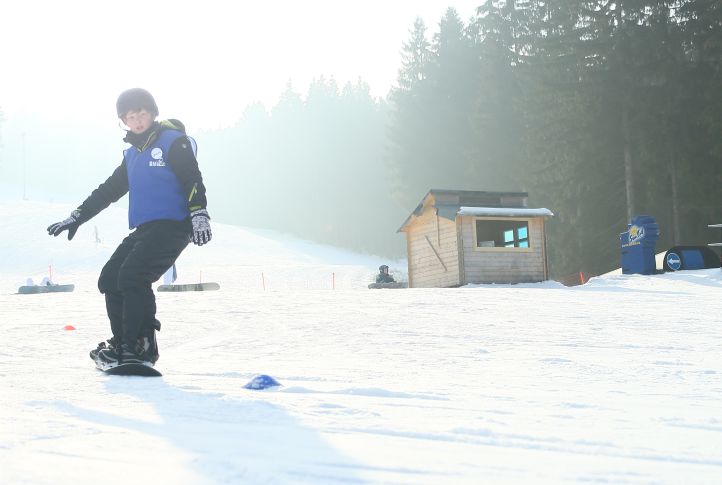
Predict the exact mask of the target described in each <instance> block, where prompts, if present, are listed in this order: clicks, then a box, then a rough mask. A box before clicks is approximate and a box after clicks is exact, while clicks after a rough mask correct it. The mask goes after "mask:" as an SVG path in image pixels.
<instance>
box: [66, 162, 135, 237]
mask: <svg viewBox="0 0 722 485" xmlns="http://www.w3.org/2000/svg"><path fill="white" fill-rule="evenodd" d="M127 193H128V171H127V170H126V167H125V159H123V161H122V162H121V164H120V166H118V168H116V169H115V170H114V171H113V174H112V175H111V176H110V177H108V179H107V180H106V181H105V182H103V183H102V184H100V185H99V186H98V188H97V189H95V190H94V191H93V192H92V193H91V194H90V196H88V198H87V199H85V201H84V202H83V203H82V204H80V207H78V208H77V210H78V211H79V213H80V223H81V224H82V223H84V222H87V221H89V220H90V219H92V218H93V217H95V216H96V215H98V213H99V212H101V211H102V210H103V209H105V208H106V207H108V206H109V205H110V204H112V203H113V202H116V201H117V200H118V199H120V198H121V197H123V196H124V195H125V194H127Z"/></svg>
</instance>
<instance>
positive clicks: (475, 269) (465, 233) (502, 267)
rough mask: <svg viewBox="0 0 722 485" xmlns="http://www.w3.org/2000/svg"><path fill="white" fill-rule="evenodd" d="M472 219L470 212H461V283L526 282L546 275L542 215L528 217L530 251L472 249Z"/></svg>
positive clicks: (534, 280)
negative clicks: (462, 261) (462, 264)
mask: <svg viewBox="0 0 722 485" xmlns="http://www.w3.org/2000/svg"><path fill="white" fill-rule="evenodd" d="M474 220H475V219H474V217H472V216H461V232H462V239H463V246H464V253H463V259H464V276H465V281H464V282H463V283H464V284H469V283H530V282H537V281H544V280H545V279H546V274H547V273H546V271H545V268H544V266H545V264H546V259H545V254H544V231H543V227H544V226H543V224H544V219H543V218H540V217H537V218H532V219H531V220H530V221H529V239H530V245H531V251H528V252H524V251H519V252H514V251H508V252H507V251H488V252H487V251H477V250H475V249H474V230H475V227H474V225H475V222H474Z"/></svg>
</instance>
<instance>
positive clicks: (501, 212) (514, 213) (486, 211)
mask: <svg viewBox="0 0 722 485" xmlns="http://www.w3.org/2000/svg"><path fill="white" fill-rule="evenodd" d="M457 214H459V215H460V216H499V217H502V216H506V217H552V216H554V213H553V212H552V211H550V210H549V209H544V208H540V209H529V208H526V207H518V208H517V207H460V208H459V212H457Z"/></svg>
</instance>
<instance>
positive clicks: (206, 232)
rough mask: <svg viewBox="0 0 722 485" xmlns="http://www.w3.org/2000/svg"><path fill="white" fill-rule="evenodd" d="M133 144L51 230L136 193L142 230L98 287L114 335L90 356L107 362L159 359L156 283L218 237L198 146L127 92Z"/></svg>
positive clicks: (138, 94)
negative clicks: (191, 248)
mask: <svg viewBox="0 0 722 485" xmlns="http://www.w3.org/2000/svg"><path fill="white" fill-rule="evenodd" d="M116 108H117V113H118V118H120V120H121V121H122V122H123V123H124V124H125V126H126V127H127V128H128V130H126V136H125V138H124V139H123V141H125V142H127V143H129V144H130V145H131V146H130V147H129V148H127V149H126V150H124V151H123V160H122V162H121V164H120V166H118V167H117V168H116V169H115V171H114V172H113V174H112V175H111V176H110V177H109V178H108V179H107V180H106V181H105V182H103V183H102V184H101V185H100V186H99V187H98V188H97V189H95V190H94V191H93V192H92V193H91V194H90V196H89V197H88V198H87V199H85V201H84V202H83V203H82V204H81V205H80V206H79V207H78V208H77V209H75V210H74V211H72V213H71V214H70V217H68V218H67V219H65V220H63V221H61V222H57V223H55V224H52V225H50V226H49V227H48V234H50V235H53V236H58V235H59V234H61V233H62V232H63V231H66V230H67V231H68V239H69V240H70V239H73V236H74V235H75V232H76V231H77V230H78V227H79V226H80V225H81V224H83V223H85V222H87V221H89V220H90V219H91V218H93V217H94V216H95V215H97V214H98V213H99V212H101V211H102V210H104V209H105V208H106V207H108V206H109V205H110V204H111V203H113V202H116V201H117V200H118V199H120V198H121V197H122V196H123V195H125V194H126V193H128V194H129V202H128V222H129V224H128V225H129V227H130V229H135V230H134V231H133V232H131V233H130V234H129V235H128V236H127V237H126V238H125V239H123V241H122V242H121V243H120V245H119V246H118V248H117V249H116V250H115V252H114V253H113V255H112V256H111V257H110V259H109V260H108V262H107V263H106V264H105V266H104V267H103V269H102V271H101V273H100V278H99V279H98V289H99V290H100V292H101V293H102V294H104V295H105V305H106V310H107V313H108V318H109V320H110V327H111V330H112V333H113V336H112V337H111V338H110V339H108V340H107V341H105V342H101V343H100V344H98V348H97V349H94V350H92V351H91V352H90V355H91V358H93V359H97V360H99V361H102V362H104V363H105V364H110V365H112V364H114V363H117V364H120V363H150V364H154V363H155V362H156V360H158V344H157V341H156V336H155V331H156V330H160V322H158V321H157V320H156V319H155V312H156V305H155V295H154V294H153V289H152V287H151V284H152V283H153V282H155V281H157V280H158V279H159V278H160V277H161V276H162V275H163V273H165V272H166V270H167V269H168V268H170V267H171V266H172V265H173V264H174V263H175V261H176V259H177V258H178V256H179V255H180V254H181V252H182V251H183V250H184V249H185V247H186V246H187V245H188V243H189V242H190V241H193V243H195V244H197V245H199V246H202V245H203V244H206V243H207V242H209V241H210V240H211V227H210V222H209V221H210V216H209V215H208V211H207V210H206V195H205V192H206V189H205V186H204V185H203V179H202V176H201V172H200V170H199V168H198V162H197V160H196V156H195V150H194V147H195V141H194V140H192V139H191V138H189V137H187V136H186V134H185V127H184V126H183V124H182V123H181V122H180V121H178V120H165V121H160V122H158V121H156V118H157V117H158V106H157V105H156V102H155V99H154V98H153V96H152V95H151V94H150V93H149V92H148V91H146V90H144V89H140V88H133V89H129V90H127V91H124V92H123V93H121V94H120V96H119V97H118V101H117V103H116Z"/></svg>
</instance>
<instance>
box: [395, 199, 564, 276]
mask: <svg viewBox="0 0 722 485" xmlns="http://www.w3.org/2000/svg"><path fill="white" fill-rule="evenodd" d="M527 198H528V195H527V193H526V192H478V191H467V190H435V189H432V190H430V191H429V193H427V194H426V196H424V198H423V199H422V200H421V202H420V203H419V205H418V207H416V209H415V210H414V211H413V212H412V213H411V215H409V217H408V218H407V219H406V221H405V222H404V224H403V225H402V226H401V227H400V228H399V232H404V233H406V248H407V259H408V271H409V287H410V288H429V287H441V288H444V287H456V286H462V285H466V284H469V283H526V282H539V281H544V280H547V279H548V276H549V269H548V264H547V251H546V233H545V229H544V223H545V221H546V219H547V218H549V217H552V216H553V215H554V214H552V212H551V211H550V210H548V209H531V208H528V207H527Z"/></svg>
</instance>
